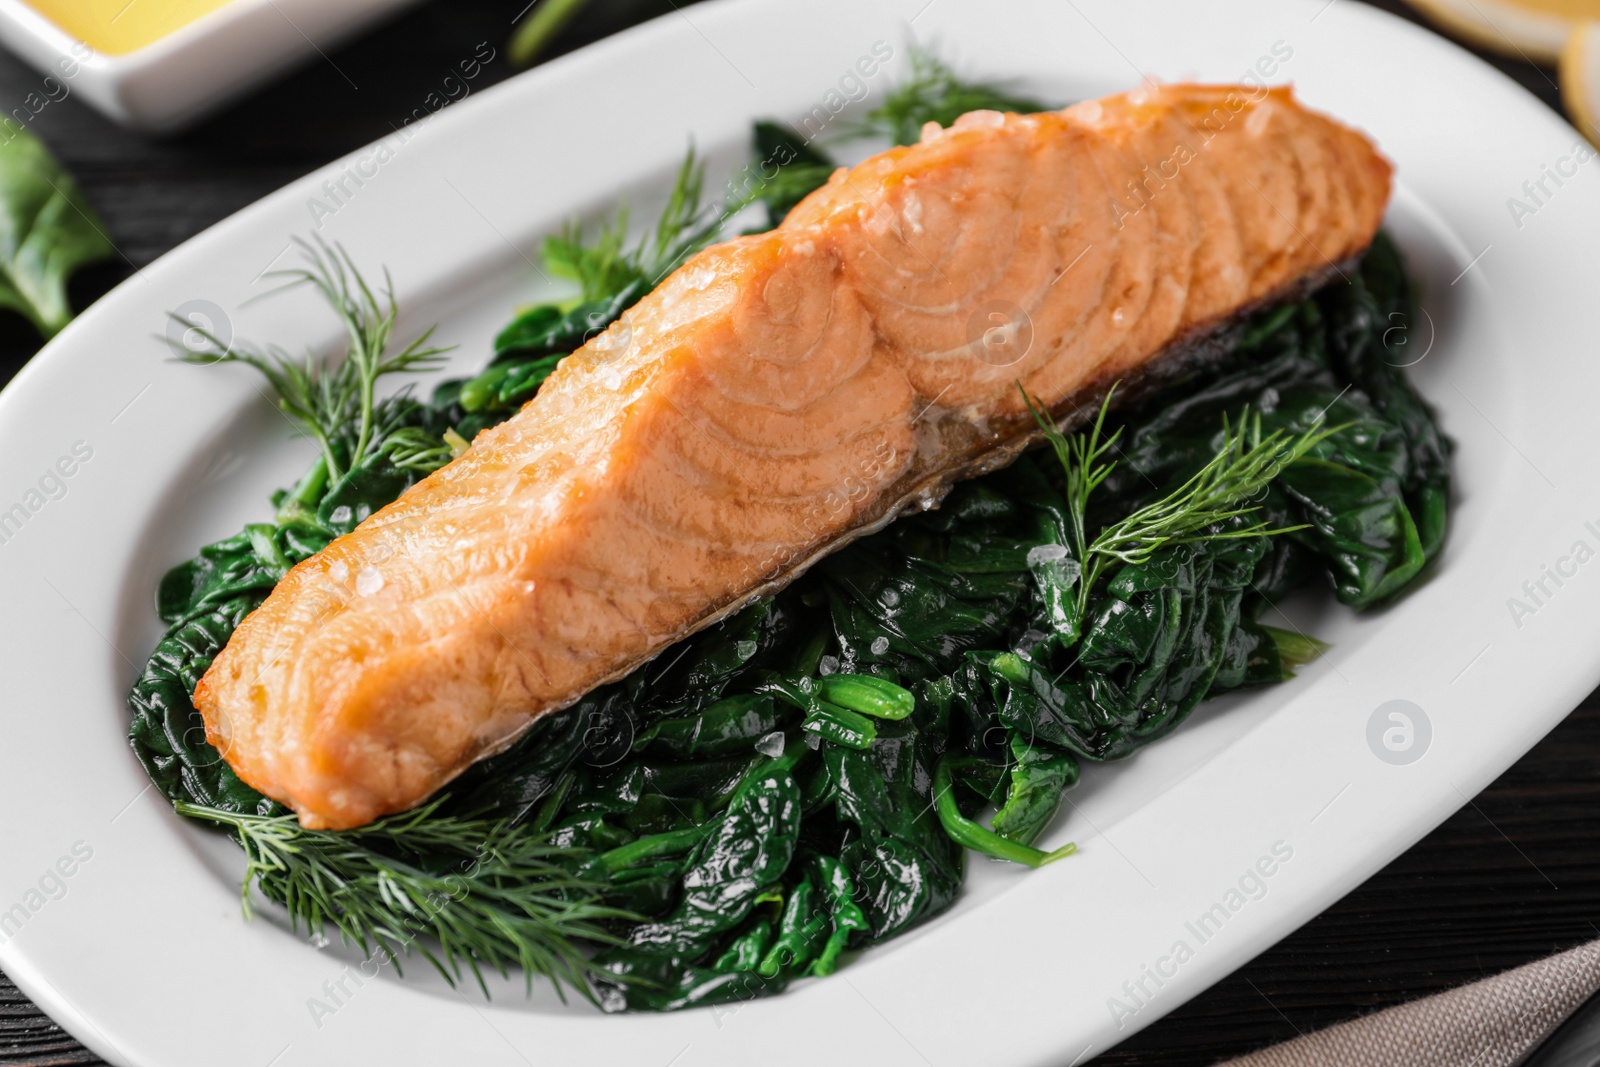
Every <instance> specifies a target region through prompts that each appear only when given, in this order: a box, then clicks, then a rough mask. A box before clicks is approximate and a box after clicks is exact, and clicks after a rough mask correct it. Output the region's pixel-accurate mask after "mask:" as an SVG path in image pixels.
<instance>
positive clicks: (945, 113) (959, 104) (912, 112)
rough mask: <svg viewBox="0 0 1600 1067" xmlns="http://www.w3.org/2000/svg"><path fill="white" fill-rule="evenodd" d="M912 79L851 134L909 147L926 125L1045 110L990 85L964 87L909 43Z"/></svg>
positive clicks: (1042, 105) (950, 71)
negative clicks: (995, 113)
mask: <svg viewBox="0 0 1600 1067" xmlns="http://www.w3.org/2000/svg"><path fill="white" fill-rule="evenodd" d="M906 54H907V56H908V57H909V58H910V60H911V77H909V78H907V79H906V81H905V82H904V83H902V84H901V85H898V86H896V87H895V88H894V89H893V90H891V91H890V93H889V96H888V98H887V99H885V100H884V102H883V103H881V104H879V105H878V106H877V107H875V108H873V109H872V110H871V111H869V112H867V114H866V116H865V117H864V119H863V121H862V122H861V124H860V125H859V126H858V127H856V130H855V132H856V133H857V134H858V135H860V136H874V137H875V136H886V137H888V138H889V139H890V140H891V141H893V142H894V143H895V144H897V145H907V144H914V143H915V142H916V141H917V140H918V139H919V138H921V136H922V127H923V126H924V125H925V124H927V123H929V122H937V123H938V124H939V125H940V126H949V125H950V124H951V123H953V122H955V120H956V119H958V118H960V117H961V116H962V115H965V114H966V113H967V112H969V111H1015V112H1020V113H1023V114H1028V113H1031V112H1035V111H1047V110H1049V109H1050V105H1049V104H1045V103H1041V102H1040V101H1038V100H1034V99H1032V98H1031V97H1026V96H1019V95H1017V94H1015V93H1012V92H1011V91H1010V90H1008V89H1007V88H1006V87H1005V86H1003V85H1000V84H997V83H994V82H975V81H967V80H965V79H963V78H961V77H959V76H958V75H957V74H956V72H955V71H954V70H953V69H952V68H951V67H950V66H949V64H947V63H945V62H944V61H943V60H942V59H940V58H939V57H938V56H936V55H934V54H933V53H932V52H930V51H928V50H927V49H925V48H923V47H922V46H920V45H918V44H915V43H912V44H908V45H907V46H906Z"/></svg>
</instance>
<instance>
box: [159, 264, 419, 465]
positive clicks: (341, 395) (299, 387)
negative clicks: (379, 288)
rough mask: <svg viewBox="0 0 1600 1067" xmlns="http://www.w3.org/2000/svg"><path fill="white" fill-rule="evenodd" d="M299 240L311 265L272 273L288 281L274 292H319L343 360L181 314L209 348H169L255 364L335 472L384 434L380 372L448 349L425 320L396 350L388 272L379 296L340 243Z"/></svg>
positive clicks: (189, 356) (195, 357) (399, 369)
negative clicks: (298, 351)
mask: <svg viewBox="0 0 1600 1067" xmlns="http://www.w3.org/2000/svg"><path fill="white" fill-rule="evenodd" d="M296 244H298V245H299V246H300V249H301V251H302V252H303V253H304V254H305V257H306V259H307V260H308V261H309V262H310V266H309V267H307V268H303V269H300V270H290V271H276V272H274V274H275V275H276V276H278V277H281V278H286V279H288V280H287V282H286V283H285V284H284V285H282V286H280V287H279V288H277V289H275V290H273V292H274V293H278V292H283V291H284V290H286V289H293V288H298V287H299V286H302V285H309V286H311V287H312V288H313V289H315V290H316V291H317V292H318V293H319V294H321V295H322V297H323V298H324V299H326V300H327V302H328V305H329V306H330V307H332V308H333V310H334V313H335V314H336V315H338V317H339V321H340V323H341V325H343V326H344V330H345V338H346V348H345V353H344V356H343V358H342V359H339V360H337V361H327V362H323V361H319V360H318V359H317V358H316V356H315V355H314V354H313V353H311V352H309V351H308V352H307V353H306V355H305V357H304V358H303V359H298V360H297V359H295V358H294V357H293V356H291V355H289V353H287V352H285V351H284V350H283V349H281V348H278V347H277V346H275V345H269V346H268V347H267V348H266V349H264V350H262V349H256V348H253V347H251V346H249V345H246V344H241V343H239V342H233V343H231V344H230V343H225V342H223V341H222V340H220V339H219V338H218V337H217V336H216V335H215V334H214V333H212V332H211V331H210V330H208V329H205V328H202V327H198V326H195V325H194V324H192V323H190V322H188V321H187V320H185V319H182V318H177V319H176V321H178V322H180V323H181V324H182V325H183V326H184V328H185V329H186V330H190V331H193V332H195V333H197V334H198V335H199V336H200V337H201V338H202V339H203V340H204V341H205V342H206V347H205V348H204V349H202V350H201V351H193V350H190V349H188V348H185V347H183V346H181V345H177V344H176V343H174V345H173V347H174V350H175V352H176V354H177V357H178V358H179V359H181V360H183V361H184V362H186V363H197V364H202V365H207V364H212V363H244V364H247V365H248V366H251V367H254V368H255V369H256V370H258V371H260V372H261V374H262V376H263V377H265V378H266V379H267V382H268V384H269V385H271V386H272V388H273V390H274V391H275V392H276V393H277V396H278V406H279V407H280V408H282V409H283V412H284V414H285V415H288V416H289V418H290V419H292V420H293V421H294V422H295V423H296V424H298V425H299V426H300V427H301V428H302V429H304V430H305V432H306V433H307V434H308V435H310V437H311V438H312V439H313V440H315V441H316V442H317V445H318V447H319V448H320V449H321V450H322V460H323V462H324V463H325V464H326V465H327V470H328V474H329V476H330V477H331V478H334V479H337V478H338V477H340V476H341V475H343V474H344V473H346V472H348V471H351V470H354V469H355V468H356V467H358V466H360V464H361V461H362V460H363V459H365V458H366V457H367V455H368V453H369V450H370V449H372V448H373V447H374V446H375V445H376V444H377V443H378V442H379V440H380V439H381V437H382V433H381V429H382V427H381V423H382V422H383V421H384V420H383V413H382V412H381V411H380V405H379V403H378V400H377V385H378V379H380V378H382V377H384V376H385V375H388V374H400V373H407V372H413V373H414V372H420V371H427V370H432V369H434V368H436V367H438V366H439V365H440V363H441V360H440V356H442V355H443V354H444V353H445V352H447V351H449V349H448V348H438V347H435V346H432V345H430V344H429V343H428V341H429V339H430V338H431V337H432V336H433V328H432V327H429V328H428V329H426V330H424V331H423V332H422V333H421V334H419V335H418V336H417V337H415V338H414V339H412V340H411V341H410V342H409V343H408V344H406V345H405V346H404V347H403V348H401V349H400V350H399V351H396V352H390V351H389V348H390V340H391V337H392V335H393V333H394V326H395V320H396V318H397V317H398V315H399V308H398V307H397V305H396V304H395V298H394V283H393V281H392V280H391V279H390V277H389V272H388V271H387V270H385V271H384V290H383V297H384V300H383V302H382V303H380V302H379V300H378V297H377V295H376V294H374V292H373V291H372V288H371V287H370V286H368V284H367V282H366V279H364V278H363V277H362V276H361V272H360V271H359V270H357V269H356V265H355V263H354V262H353V261H352V260H351V259H350V255H349V253H347V252H345V250H344V249H343V248H341V247H339V246H334V247H332V248H329V247H328V246H327V245H325V244H323V243H321V242H320V241H319V242H318V243H317V244H315V245H313V244H310V243H308V242H305V241H299V240H297V241H296Z"/></svg>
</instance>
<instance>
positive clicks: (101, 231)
mask: <svg viewBox="0 0 1600 1067" xmlns="http://www.w3.org/2000/svg"><path fill="white" fill-rule="evenodd" d="M0 137H3V138H4V140H0V306H4V307H8V308H11V309H12V310H13V311H16V312H19V313H20V314H22V315H24V316H26V318H27V319H28V321H29V322H31V323H33V325H34V327H35V328H36V329H37V330H38V331H39V333H40V335H41V336H43V337H45V338H50V337H54V336H55V335H56V334H57V333H59V332H60V331H61V328H62V327H63V326H65V325H66V324H67V322H68V320H70V319H71V318H72V308H71V306H70V305H68V303H67V279H68V277H70V276H71V274H72V272H73V271H75V270H77V269H78V268H79V267H81V266H84V265H85V264H89V263H95V262H98V261H99V260H103V259H109V258H110V257H111V256H112V255H113V254H115V252H116V248H115V246H114V245H112V243H111V238H109V237H107V236H106V230H105V224H104V223H102V222H101V221H100V218H99V216H98V215H96V214H95V211H94V208H92V207H90V206H89V202H88V201H87V200H85V199H84V197H83V194H82V193H81V192H79V191H78V184H77V182H75V181H73V180H72V176H71V175H70V174H68V173H67V172H66V171H65V170H64V169H62V167H61V164H60V163H57V162H56V160H55V157H54V156H52V155H51V154H50V150H49V149H47V148H45V146H44V145H43V144H42V143H41V142H40V141H39V139H38V138H37V137H35V136H34V135H33V134H31V133H29V132H28V131H27V130H24V129H22V128H21V127H19V126H17V125H16V124H15V123H13V122H11V121H10V120H9V119H7V120H5V121H4V122H0ZM185 325H187V323H186V324H185Z"/></svg>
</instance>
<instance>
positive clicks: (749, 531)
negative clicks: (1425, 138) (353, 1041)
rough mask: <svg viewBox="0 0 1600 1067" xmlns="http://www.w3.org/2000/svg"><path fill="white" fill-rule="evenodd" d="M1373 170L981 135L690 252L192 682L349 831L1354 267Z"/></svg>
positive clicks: (1221, 125) (1038, 121) (1150, 137)
mask: <svg viewBox="0 0 1600 1067" xmlns="http://www.w3.org/2000/svg"><path fill="white" fill-rule="evenodd" d="M1390 177H1391V170H1390V167H1389V164H1388V163H1387V162H1385V160H1384V159H1383V158H1382V157H1381V156H1380V155H1379V154H1378V152H1377V150H1376V149H1375V148H1374V146H1373V145H1372V144H1371V143H1370V142H1369V141H1368V140H1367V139H1366V138H1365V137H1363V136H1362V135H1361V134H1359V133H1357V132H1355V131H1354V130H1351V129H1349V128H1347V127H1345V126H1343V125H1341V124H1339V123H1338V122H1335V121H1333V120H1331V119H1329V118H1326V117H1324V116H1322V115H1319V114H1316V113H1314V112H1311V111H1309V110H1307V109H1305V108H1303V107H1302V106H1300V105H1299V104H1298V103H1297V102H1296V101H1295V99H1294V97H1293V95H1292V93H1291V92H1290V91H1289V90H1287V89H1275V90H1272V91H1270V92H1263V91H1261V90H1251V89H1248V88H1246V87H1243V86H1199V85H1172V86H1165V87H1159V88H1156V87H1146V88H1143V89H1140V90H1138V91H1135V92H1133V93H1128V94H1125V95H1121V96H1114V97H1108V98H1106V99H1103V100H1099V101H1089V102H1086V103H1082V104H1078V105H1076V106H1074V107H1071V108H1068V109H1066V110H1065V111H1061V112H1049V113H1044V114H1037V115H1002V114H999V113H997V112H974V113H972V114H969V115H966V116H964V117H963V118H962V119H960V120H959V121H958V122H956V123H955V124H954V126H952V127H950V128H948V129H940V128H938V127H937V126H934V125H932V124H930V126H929V128H928V129H927V130H925V131H924V134H923V137H922V141H921V143H919V144H916V145H912V146H909V147H904V148H896V149H893V150H890V151H888V152H884V153H883V154H881V155H878V156H875V157H873V158H871V159H869V160H867V161H866V162H864V163H862V164H860V165H859V166H856V167H853V168H850V169H844V168H841V169H840V170H839V171H838V172H837V173H835V174H834V175H833V177H832V179H831V180H830V181H829V182H828V184H827V185H826V186H825V187H823V188H821V189H819V190H817V191H816V192H815V193H813V194H812V195H811V196H810V197H808V198H807V199H806V200H804V201H803V202H802V203H801V204H800V205H799V206H798V207H796V208H795V209H794V210H793V211H792V212H791V213H790V214H789V216H788V217H787V218H786V219H785V221H784V223H783V224H782V225H781V226H779V227H778V228H777V229H776V230H774V231H772V232H769V233H765V234H760V235H755V236H747V237H741V238H738V239H736V240H732V241H728V242H726V243H723V244H719V245H715V246H713V247H711V248H708V249H706V250H705V251H703V252H701V253H700V254H698V255H696V256H695V257H694V258H692V259H691V260H689V261H688V262H687V263H686V264H685V265H684V266H683V267H682V269H680V270H678V271H677V272H676V273H674V274H673V275H672V276H671V277H669V278H667V279H666V280H665V282H663V283H662V284H661V285H660V286H659V287H658V288H657V289H656V290H655V291H654V292H652V293H651V294H650V295H649V296H647V297H645V298H644V299H643V300H642V301H641V302H640V303H639V304H638V305H636V306H635V307H634V308H633V310H632V311H631V312H629V313H628V315H627V316H625V317H624V319H623V320H622V321H621V322H619V323H617V324H615V325H613V326H612V327H611V328H610V329H609V330H607V331H606V332H605V333H604V334H602V335H600V336H598V337H596V338H594V339H593V340H592V341H590V342H589V343H588V344H586V345H585V346H584V347H583V348H581V349H579V350H578V351H577V352H575V353H574V354H573V355H572V356H571V357H570V358H568V359H567V360H566V361H564V362H563V363H562V365H561V366H560V367H559V369H557V371H556V372H555V374H553V375H552V376H551V377H550V379H549V380H548V382H547V383H546V384H545V386H544V387H543V388H542V389H541V390H540V392H539V394H538V396H537V397H536V398H535V399H534V400H533V401H531V402H530V403H529V404H527V406H525V407H524V408H523V409H522V410H521V411H520V412H519V413H518V414H517V415H516V416H514V417H513V418H511V419H510V420H509V421H507V422H505V423H503V424H501V425H499V426H497V427H495V428H493V429H489V430H486V431H484V432H483V433H481V434H480V435H479V436H478V438H477V440H476V441H474V442H473V443H472V447H471V448H470V449H468V450H467V451H466V452H465V453H464V454H462V455H461V456H460V457H458V458H457V459H456V460H454V461H453V462H452V463H450V464H448V465H447V466H445V467H443V468H441V469H440V470H438V471H437V472H435V473H434V474H432V475H430V476H429V477H427V478H426V479H424V480H423V481H421V482H419V483H418V484H417V485H416V486H414V487H413V488H412V489H410V490H409V491H408V492H406V493H405V494H404V495H403V496H402V497H400V499H399V500H397V501H396V502H395V503H393V504H391V505H390V506H389V507H386V508H384V509H383V510H381V511H379V512H377V513H376V514H374V515H373V516H372V517H371V518H369V519H368V520H367V521H366V522H364V523H363V524H361V526H359V527H358V528H357V529H356V530H355V531H354V532H352V533H350V534H348V535H346V536H344V537H341V538H339V539H338V540H336V541H334V542H333V543H332V544H330V545H329V546H328V547H327V548H326V549H325V550H324V551H322V552H321V553H319V554H317V555H316V556H314V557H312V558H310V559H308V560H306V561H305V562H303V563H301V564H300V565H299V566H297V567H295V568H294V569H293V570H291V571H290V572H289V573H288V575H287V576H286V577H285V578H284V579H283V581H282V582H281V583H280V584H279V585H278V586H277V588H276V589H275V590H274V591H273V592H272V594H271V595H270V596H269V597H268V598H267V599H266V601H265V602H264V603H263V604H262V605H261V607H260V608H258V609H257V610H256V611H255V612H254V613H253V614H251V615H250V616H249V617H248V618H246V619H245V620H244V622H243V623H242V624H241V625H240V626H239V628H238V630H237V631H236V632H235V633H234V635H233V638H232V640H231V641H229V643H228V646H227V648H226V649H224V650H223V652H222V653H221V654H220V655H219V656H218V657H217V659H216V661H215V662H214V663H213V664H212V666H211V668H210V670H209V671H207V672H206V675H205V677H204V678H203V679H202V680H201V682H200V684H199V686H198V688H197V689H196V690H195V694H194V701H195V705H196V707H198V708H199V709H200V711H201V712H202V713H203V715H204V718H205V724H206V736H207V738H208V740H209V741H210V742H211V743H212V744H213V745H215V746H216V747H217V748H218V749H219V750H220V751H221V752H222V754H223V755H224V756H225V757H226V759H227V760H228V762H229V763H230V764H232V765H233V767H234V769H235V770H237V771H238V773H239V775H240V777H242V778H243V779H244V780H245V781H246V782H248V783H249V784H250V785H252V786H253V787H255V788H256V789H258V790H260V791H261V792H263V793H265V794H266V795H268V796H270V797H273V798H276V799H277V800H279V801H282V802H283V803H285V804H287V805H289V806H290V807H291V808H293V809H294V810H295V811H296V812H298V813H299V816H300V821H301V822H302V823H303V824H304V825H306V826H307V827H322V828H333V829H342V828H350V827H356V826H360V825H363V824H365V823H367V822H370V821H372V820H373V819H375V818H377V817H379V816H381V815H384V814H386V813H389V812H395V811H400V810H404V809H406V808H409V807H412V806H414V805H415V804H417V803H418V802H420V801H421V800H423V799H424V798H426V797H427V796H428V795H429V794H431V793H433V792H434V791H435V790H437V789H438V788H439V787H440V786H441V785H443V784H444V783H446V782H448V781H449V780H450V779H451V778H452V777H454V776H455V775H456V774H458V773H460V772H461V771H462V770H463V769H465V768H466V767H467V766H468V765H470V764H471V763H472V762H473V761H475V760H478V759H481V758H483V757H484V756H486V755H490V754H493V753H495V752H497V751H500V750H502V749H504V748H505V747H506V746H507V745H509V744H510V743H511V742H512V741H514V740H515V739H516V738H517V737H518V736H519V735H520V734H521V733H522V732H523V731H525V730H526V729H527V728H528V727H529V726H530V725H531V724H532V723H533V722H534V720H535V719H537V718H538V717H539V716H541V715H544V714H547V713H549V712H551V711H553V710H556V709H558V708H562V707H565V706H567V705H570V704H571V703H572V702H574V701H575V700H576V699H578V698H579V697H580V696H582V695H583V694H584V693H586V692H587V691H589V690H590V689H593V688H594V687H595V686H597V685H599V684H601V683H603V682H606V681H610V680H613V679H616V678H619V677H621V676H623V675H625V674H626V673H628V672H629V671H631V670H633V669H634V668H636V667H637V666H638V665H639V664H641V663H643V662H644V661H645V660H647V659H649V658H650V657H652V656H654V655H656V654H657V653H658V652H660V651H661V650H662V649H664V648H665V647H667V646H668V645H670V644H672V643H673V642H675V641H677V640H679V639H681V638H682V637H684V636H685V635H687V634H688V633H691V632H693V631H694V630H696V629H699V628H701V627H703V626H705V625H708V624H709V623H711V622H713V621H714V620H716V619H718V618H721V617H722V616H724V615H726V614H728V613H729V612H731V611H734V610H736V609H737V608H739V607H741V606H743V605H744V604H746V603H748V602H749V601H750V599H752V598H753V597H755V596H758V595H762V594H765V593H768V592H771V591H773V590H774V589H776V588H778V587H780V586H781V585H782V584H784V583H785V582H787V581H789V580H791V579H792V578H794V577H795V576H796V575H797V574H798V573H800V572H801V571H802V570H804V569H805V568H806V567H807V566H808V565H809V564H810V563H811V562H813V561H814V560H816V559H817V558H819V557H820V556H822V555H824V554H826V553H828V552H830V551H833V550H834V549H836V548H838V547H839V546H840V545H842V544H844V543H846V542H847V541H849V540H850V539H852V538H854V537H857V536H860V535H862V534H863V533H868V532H871V531H873V530H875V529H878V528H881V527H882V526H883V525H884V524H885V523H887V522H888V521H890V520H891V519H892V518H894V517H895V515H897V514H898V513H900V512H901V511H903V510H904V509H906V508H908V507H932V506H934V505H936V504H937V503H938V501H939V499H940V498H941V497H942V495H943V493H944V492H945V490H946V489H947V488H948V486H949V485H950V484H951V483H952V482H954V481H956V480H959V479H961V478H966V477H971V476H974V475H976V474H980V473H984V472H986V471H988V470H992V469H995V468H997V467H999V466H1002V465H1004V464H1005V463H1007V462H1009V461H1010V460H1011V458H1013V457H1014V456H1015V455H1016V454H1017V452H1018V451H1019V450H1020V449H1022V448H1024V447H1026V446H1027V445H1029V444H1030V443H1032V442H1033V441H1034V440H1035V439H1036V436H1037V434H1036V430H1037V428H1036V426H1035V425H1034V424H1033V422H1032V420H1031V418H1030V417H1029V415H1028V413H1027V411H1026V409H1025V406H1024V404H1023V401H1022V398H1021V396H1020V395H1019V391H1018V389H1017V383H1018V382H1019V381H1020V382H1021V383H1022V385H1023V387H1024V388H1026V390H1027V391H1028V393H1029V394H1031V395H1032V396H1034V397H1037V398H1039V399H1040V400H1042V401H1043V402H1044V403H1045V404H1047V405H1048V406H1049V408H1050V409H1051V411H1052V412H1053V413H1054V414H1055V415H1056V416H1057V417H1058V418H1062V419H1063V420H1064V421H1069V422H1070V421H1072V418H1073V413H1074V412H1075V411H1076V410H1078V409H1085V410H1089V409H1092V407H1093V406H1094V401H1095V400H1096V399H1097V398H1098V397H1099V396H1100V395H1102V394H1103V392H1104V390H1105V388H1106V387H1107V385H1108V384H1110V383H1111V382H1113V381H1115V380H1118V379H1135V378H1144V379H1147V380H1158V379H1159V378H1160V376H1161V374H1162V372H1163V370H1164V369H1166V368H1170V367H1171V366H1172V365H1173V363H1174V361H1175V360H1177V359H1180V358H1181V357H1182V355H1183V354H1184V353H1193V352H1195V351H1197V350H1202V349H1204V348H1205V346H1206V344H1207V342H1208V340H1209V341H1210V342H1211V343H1212V347H1216V344H1215V338H1217V337H1218V336H1220V334H1221V333H1222V332H1223V331H1225V330H1226V329H1227V328H1228V327H1229V325H1230V324H1234V323H1237V321H1238V319H1239V317H1240V316H1241V315H1243V314H1245V313H1248V312H1250V311H1252V310H1254V309H1256V308H1259V307H1261V306H1263V305H1265V304H1266V303H1269V302H1272V301H1275V300H1280V299H1283V298H1285V297H1287V296H1290V295H1294V294H1296V293H1297V292H1299V291H1303V290H1304V289H1306V288H1307V287H1308V286H1310V285H1312V284H1315V283H1317V282H1320V281H1321V280H1323V279H1325V278H1326V277H1327V276H1329V274H1330V273H1332V272H1335V271H1337V270H1338V264H1340V263H1342V262H1345V261H1347V260H1349V259H1350V258H1351V257H1354V256H1355V255H1357V254H1358V253H1360V252H1361V251H1362V250H1363V249H1364V248H1365V247H1366V246H1367V245H1368V243H1369V242H1370V241H1371V240H1372V238H1373V236H1374V235H1375V233H1376V232H1377V229H1378V226H1379V224H1380V222H1381V219H1382V216H1383V213H1384V209H1385V206H1386V204H1387V202H1388V198H1389V192H1390Z"/></svg>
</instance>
